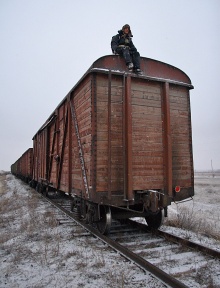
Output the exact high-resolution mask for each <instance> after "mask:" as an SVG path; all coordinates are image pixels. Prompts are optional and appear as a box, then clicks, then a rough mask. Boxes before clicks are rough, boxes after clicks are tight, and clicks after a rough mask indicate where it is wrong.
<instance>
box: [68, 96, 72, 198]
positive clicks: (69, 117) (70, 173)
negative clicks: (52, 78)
mask: <svg viewBox="0 0 220 288" xmlns="http://www.w3.org/2000/svg"><path fill="white" fill-rule="evenodd" d="M70 99H71V98H70V94H69V95H68V101H67V110H68V156H69V157H68V191H69V194H71V192H72V191H71V190H72V123H71V114H70V101H71V100H70Z"/></svg>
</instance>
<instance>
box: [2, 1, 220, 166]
mask: <svg viewBox="0 0 220 288" xmlns="http://www.w3.org/2000/svg"><path fill="white" fill-rule="evenodd" d="M126 23H128V24H130V26H131V30H132V33H133V35H134V37H133V42H134V44H135V46H136V47H137V48H138V50H139V52H140V54H141V56H144V57H148V58H152V59H156V60H159V61H162V62H165V63H168V64H171V65H173V66H176V67H178V68H180V69H181V70H183V71H184V72H185V73H186V74H187V75H188V76H189V77H190V79H191V80H192V84H193V85H194V87H195V88H194V90H191V112H192V131H193V153H194V167H195V169H197V170H199V169H211V160H212V164H213V167H214V169H217V168H218V169H220V93H219V90H220V88H219V84H220V1H219V0H152V1H151V0H149V1H148V0H142V1H140V0H135V1H133V0H132V1H131V0H126V1H124V0H120V1H118V0H111V1H108V0H107V1H106V0H105V1H103V0H78V1H75V0H0V49H1V50H0V51H1V53H0V170H9V169H10V165H11V164H12V163H14V162H15V161H16V160H17V159H18V158H19V157H20V156H21V154H22V153H23V152H24V151H26V150H27V149H28V148H29V147H32V137H33V135H34V134H35V133H36V132H37V130H38V129H39V128H40V126H41V125H42V124H43V123H44V121H45V120H46V119H47V118H48V117H49V115H50V114H51V113H52V112H53V110H54V109H55V108H56V106H57V105H58V104H59V103H60V101H61V100H62V99H63V98H64V97H65V96H66V94H67V93H68V92H69V90H70V89H71V88H72V87H73V86H74V85H75V84H76V82H77V81H78V80H79V79H80V78H81V76H82V75H83V74H84V73H85V72H86V70H87V69H88V68H89V67H90V66H91V64H92V63H93V62H94V61H95V60H96V59H98V58H99V57H101V56H104V55H108V54H111V48H110V41H111V37H112V36H113V35H115V34H116V33H117V31H118V30H119V29H121V27H122V26H123V25H124V24H126Z"/></svg>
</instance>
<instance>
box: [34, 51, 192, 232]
mask: <svg viewBox="0 0 220 288" xmlns="http://www.w3.org/2000/svg"><path fill="white" fill-rule="evenodd" d="M126 69H127V68H126V65H125V63H124V60H123V59H122V58H121V57H120V56H117V55H116V56H115V55H109V56H104V57H102V58H100V59H98V60H97V61H95V62H94V63H93V65H92V66H91V67H90V68H89V69H88V71H87V72H86V73H85V75H84V76H83V77H82V78H81V79H80V81H79V82H78V83H77V84H76V85H75V86H74V87H73V89H72V90H71V91H70V92H69V93H68V94H67V96H66V97H65V98H64V99H63V101H62V102H61V103H60V104H59V105H58V106H57V108H56V109H55V111H54V112H53V113H52V114H51V115H50V117H49V118H48V120H47V121H46V122H45V123H44V125H43V126H42V127H41V128H40V129H39V131H38V132H37V133H36V134H35V135H34V137H33V149H34V150H33V154H34V156H33V180H34V182H35V184H38V185H40V188H41V189H42V190H46V191H49V190H54V191H62V192H65V193H68V194H71V195H72V196H73V198H74V205H75V207H74V209H75V208H76V207H77V211H79V214H80V215H81V216H82V217H86V218H88V219H89V221H92V222H93V221H94V222H98V225H99V228H100V231H103V232H106V231H107V230H108V229H109V227H110V225H111V218H112V217H113V218H129V217H132V216H143V217H145V218H146V220H147V222H148V224H149V226H152V227H154V228H157V227H159V225H160V224H161V221H162V216H163V211H164V210H165V212H166V211H167V210H166V208H167V206H168V205H170V204H171V202H172V201H180V200H184V199H186V198H188V197H192V196H193V195H194V174H193V155H192V133H191V113H190V97H189V90H190V89H192V88H193V86H192V84H191V81H190V79H189V77H188V76H187V75H186V74H185V73H184V72H183V71H181V70H179V69H178V68H176V67H173V66H171V65H168V64H165V63H162V62H159V61H156V60H152V59H148V58H144V57H141V69H142V71H143V75H141V76H140V75H139V76H138V75H135V74H133V73H129V72H127V70H126Z"/></svg>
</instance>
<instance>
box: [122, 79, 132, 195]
mask: <svg viewBox="0 0 220 288" xmlns="http://www.w3.org/2000/svg"><path fill="white" fill-rule="evenodd" d="M124 100H125V103H124V115H123V116H124V118H125V120H124V122H125V123H124V134H125V136H124V137H125V138H124V139H125V141H124V142H125V143H124V144H125V146H124V149H125V163H124V164H125V173H124V182H125V185H124V189H125V191H124V192H125V193H124V194H126V199H125V200H127V201H132V200H134V197H133V175H132V99H131V76H130V75H128V76H127V77H126V79H125V98H124Z"/></svg>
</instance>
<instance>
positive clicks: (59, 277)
mask: <svg viewBox="0 0 220 288" xmlns="http://www.w3.org/2000/svg"><path fill="white" fill-rule="evenodd" d="M56 213H57V212H56V210H55V208H53V207H52V206H51V205H50V204H49V203H47V202H46V201H45V200H44V199H43V198H41V196H40V195H39V194H38V193H36V192H35V191H34V190H33V189H31V188H30V187H28V185H26V184H23V183H22V182H21V181H20V180H17V179H15V177H14V176H12V175H10V174H7V175H5V173H4V171H1V173H0V214H1V218H0V287H13V288H14V287H28V288H29V287H33V288H38V287H39V288H40V287H41V288H42V287H96V288H97V287H158V288H160V287H165V286H164V285H163V284H161V283H159V282H158V281H157V280H156V279H155V278H153V277H152V276H151V275H150V274H148V273H144V272H143V271H142V270H140V269H139V268H138V267H136V266H135V265H133V264H132V263H130V262H128V261H127V260H125V259H124V258H123V257H121V256H120V255H119V254H117V253H115V252H114V251H113V250H112V249H110V248H108V247H107V246H106V245H104V244H103V243H102V242H101V241H100V240H98V239H96V238H94V237H91V236H86V235H85V236H84V237H81V236H80V233H81V228H80V227H78V226H67V225H57V222H56V220H55V219H56V217H57V215H55V214H56ZM219 220H220V175H217V176H215V177H212V175H210V174H198V175H197V174H196V176H195V196H194V198H193V200H191V201H188V202H185V203H178V204H177V203H173V204H172V205H171V206H169V208H168V219H166V220H165V223H164V225H163V226H162V227H161V229H162V230H165V231H167V232H171V233H173V234H175V235H178V236H181V237H185V238H187V239H190V240H193V241H195V242H198V243H200V244H203V245H207V246H209V247H211V248H214V249H216V250H218V251H220V221H219Z"/></svg>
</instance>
